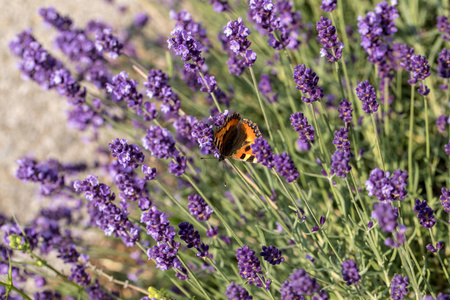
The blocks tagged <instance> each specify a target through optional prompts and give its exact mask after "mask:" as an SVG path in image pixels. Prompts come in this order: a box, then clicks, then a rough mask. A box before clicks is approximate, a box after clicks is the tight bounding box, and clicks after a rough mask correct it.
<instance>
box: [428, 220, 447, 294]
mask: <svg viewBox="0 0 450 300" xmlns="http://www.w3.org/2000/svg"><path fill="white" fill-rule="evenodd" d="M428 230H429V232H430V236H431V241H432V243H433V246H435V245H436V241H435V239H434V235H433V232H432V231H431V228H429V229H428ZM436 250H437V252H436V254H437V257H438V260H439V263H440V264H441V266H442V270H443V271H444V274H445V278H447V281H448V284H449V286H450V278H449V276H448V272H447V267H448V266H446V265H445V264H444V262H443V261H442V258H441V255H440V254H439V250H438V249H436Z"/></svg>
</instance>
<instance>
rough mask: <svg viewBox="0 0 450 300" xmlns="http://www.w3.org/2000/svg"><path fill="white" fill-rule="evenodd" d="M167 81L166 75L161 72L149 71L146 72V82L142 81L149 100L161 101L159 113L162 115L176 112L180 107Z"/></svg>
mask: <svg viewBox="0 0 450 300" xmlns="http://www.w3.org/2000/svg"><path fill="white" fill-rule="evenodd" d="M168 80H169V77H168V76H167V74H165V73H163V72H162V71H161V70H159V69H151V70H150V71H149V72H148V78H147V81H144V86H145V87H146V88H147V96H148V97H149V98H150V99H153V98H156V99H157V100H159V101H162V102H163V103H162V105H161V111H162V112H164V113H168V112H177V111H178V109H179V108H180V105H181V104H180V102H181V101H180V98H179V97H178V94H177V93H175V92H173V91H172V88H171V87H170V85H169V84H168ZM146 103H147V102H146ZM147 105H150V104H147Z"/></svg>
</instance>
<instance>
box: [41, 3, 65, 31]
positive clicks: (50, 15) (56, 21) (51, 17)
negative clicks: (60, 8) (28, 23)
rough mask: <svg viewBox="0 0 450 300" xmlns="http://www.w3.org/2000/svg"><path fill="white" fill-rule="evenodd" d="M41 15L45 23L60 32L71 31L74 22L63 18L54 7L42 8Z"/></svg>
mask: <svg viewBox="0 0 450 300" xmlns="http://www.w3.org/2000/svg"><path fill="white" fill-rule="evenodd" d="M39 14H40V15H41V16H42V18H43V19H44V22H45V23H47V24H49V25H51V26H53V27H55V28H56V29H57V30H58V31H66V30H69V29H70V27H71V26H72V20H71V19H70V18H68V17H62V16H61V15H60V14H59V13H58V12H57V11H56V10H55V8H54V7H48V8H45V7H41V8H39Z"/></svg>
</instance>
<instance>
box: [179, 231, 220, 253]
mask: <svg viewBox="0 0 450 300" xmlns="http://www.w3.org/2000/svg"><path fill="white" fill-rule="evenodd" d="M178 227H179V228H180V230H179V231H178V236H179V237H180V239H181V240H182V241H184V242H185V243H186V244H187V247H188V248H195V249H197V251H198V253H197V254H196V256H197V257H209V258H211V259H212V254H210V253H209V246H208V245H206V244H205V243H203V242H202V241H201V240H200V234H199V232H198V231H197V230H195V229H194V225H192V224H190V223H189V222H182V223H180V224H178Z"/></svg>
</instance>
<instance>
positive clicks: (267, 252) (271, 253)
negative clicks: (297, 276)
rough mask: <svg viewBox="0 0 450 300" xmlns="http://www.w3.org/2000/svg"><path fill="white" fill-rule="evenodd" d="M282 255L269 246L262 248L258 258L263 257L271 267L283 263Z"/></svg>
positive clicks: (276, 249)
mask: <svg viewBox="0 0 450 300" xmlns="http://www.w3.org/2000/svg"><path fill="white" fill-rule="evenodd" d="M282 254H283V253H282V252H281V251H280V250H279V249H278V248H276V247H275V246H272V245H270V246H269V247H266V246H262V251H261V253H259V255H260V256H262V257H264V260H266V261H267V262H268V263H269V264H271V265H279V264H281V263H282V262H283V261H284V257H281V255H282Z"/></svg>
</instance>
